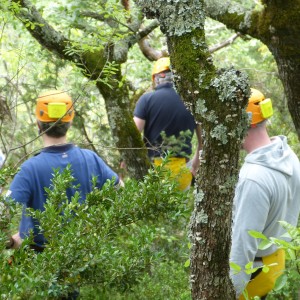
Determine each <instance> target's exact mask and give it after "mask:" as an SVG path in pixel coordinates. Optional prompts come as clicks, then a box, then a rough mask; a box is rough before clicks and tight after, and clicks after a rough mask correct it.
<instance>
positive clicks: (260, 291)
mask: <svg viewBox="0 0 300 300" xmlns="http://www.w3.org/2000/svg"><path fill="white" fill-rule="evenodd" d="M262 262H263V264H264V265H266V266H268V265H271V264H274V265H271V266H270V269H269V272H267V273H265V272H260V273H259V274H258V275H257V276H256V277H255V278H254V279H253V280H251V281H250V282H249V283H248V285H247V287H246V290H247V293H248V297H249V299H252V298H254V296H259V297H262V296H265V295H267V294H268V293H269V292H270V291H271V290H272V289H273V288H274V286H275V281H276V279H277V278H278V277H279V276H280V275H281V274H282V273H283V270H284V268H285V252H284V250H283V249H278V250H277V251H276V252H274V253H272V254H270V255H268V256H265V257H263V258H262ZM239 300H245V298H244V296H243V295H241V296H240V298H239Z"/></svg>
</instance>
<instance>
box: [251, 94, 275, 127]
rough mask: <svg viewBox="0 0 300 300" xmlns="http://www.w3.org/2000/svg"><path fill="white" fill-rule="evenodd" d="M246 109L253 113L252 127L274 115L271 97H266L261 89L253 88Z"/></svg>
mask: <svg viewBox="0 0 300 300" xmlns="http://www.w3.org/2000/svg"><path fill="white" fill-rule="evenodd" d="M246 111H247V113H250V114H251V127H255V125H256V124H257V123H260V122H262V121H264V120H265V119H268V118H270V117H271V116H272V115H273V107H272V101H271V99H269V98H268V99H265V96H264V94H263V93H261V92H260V91H259V90H256V89H253V88H251V96H250V98H249V102H248V107H247V109H246Z"/></svg>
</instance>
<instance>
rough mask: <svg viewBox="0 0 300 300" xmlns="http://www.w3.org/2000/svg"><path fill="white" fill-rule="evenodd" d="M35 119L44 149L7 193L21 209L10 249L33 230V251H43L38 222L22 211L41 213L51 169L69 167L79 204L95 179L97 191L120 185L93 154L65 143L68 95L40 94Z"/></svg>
mask: <svg viewBox="0 0 300 300" xmlns="http://www.w3.org/2000/svg"><path fill="white" fill-rule="evenodd" d="M36 118H37V124H38V127H39V130H40V132H41V133H42V138H43V143H44V148H43V149H42V151H41V152H40V153H39V154H37V155H36V156H34V157H32V158H30V159H28V160H27V161H25V162H24V163H23V164H22V166H21V169H20V171H19V172H18V173H17V174H16V176H15V177H14V179H13V181H12V183H11V185H10V188H9V191H8V193H7V196H8V197H11V198H12V199H13V200H14V201H17V202H19V203H21V204H23V207H24V210H23V214H22V219H21V223H20V228H19V233H17V234H15V235H14V236H12V238H11V240H10V242H11V243H10V245H9V246H10V247H13V248H17V247H19V246H20V243H21V241H22V239H23V238H24V237H26V236H27V235H28V234H29V231H30V230H33V233H34V243H35V245H33V248H34V249H41V250H42V249H43V246H44V244H45V239H44V237H43V235H42V234H40V233H39V230H38V228H37V225H38V224H37V221H36V220H35V219H33V218H32V217H30V216H28V215H26V212H25V209H26V208H27V207H30V208H33V209H38V210H44V204H45V202H46V197H47V196H46V192H45V188H49V187H50V185H51V180H52V178H53V169H58V168H59V169H60V170H63V169H65V168H66V167H67V166H68V165H70V166H71V170H72V176H73V177H74V178H75V182H74V186H77V185H78V186H79V188H78V191H79V193H80V196H81V200H80V201H84V200H85V197H86V194H88V193H90V192H91V191H92V178H93V177H97V181H96V182H97V184H96V186H97V187H98V188H99V189H100V188H101V187H102V186H103V184H104V183H105V182H106V181H107V180H114V181H115V184H120V183H121V184H122V182H120V180H119V178H118V176H117V174H116V173H115V172H113V171H112V170H111V169H110V168H109V167H108V166H107V165H106V164H105V162H104V161H103V160H102V159H101V158H100V157H99V156H98V155H97V154H96V153H94V152H92V151H90V150H87V149H81V148H79V147H77V146H75V145H74V144H72V143H67V139H66V134H67V131H68V129H69V128H70V126H71V123H72V120H73V118H74V107H73V102H72V99H71V98H70V96H69V95H68V94H67V93H65V92H62V91H58V90H52V91H47V92H45V93H43V94H41V95H40V96H39V97H38V99H37V105H36ZM66 193H67V196H68V198H69V199H70V198H71V197H72V196H73V195H74V194H75V190H74V189H71V188H69V189H68V190H67V191H66Z"/></svg>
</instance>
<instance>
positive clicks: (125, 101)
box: [11, 0, 149, 179]
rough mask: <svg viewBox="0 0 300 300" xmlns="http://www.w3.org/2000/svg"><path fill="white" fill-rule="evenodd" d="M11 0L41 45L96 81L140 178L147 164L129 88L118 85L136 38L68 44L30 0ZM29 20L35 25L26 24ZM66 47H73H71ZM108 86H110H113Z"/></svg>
mask: <svg viewBox="0 0 300 300" xmlns="http://www.w3.org/2000/svg"><path fill="white" fill-rule="evenodd" d="M13 1H14V2H17V3H18V4H19V5H20V6H21V7H22V8H23V9H20V10H18V9H14V7H15V6H11V10H12V12H13V13H14V14H15V15H16V16H17V17H18V18H19V19H20V20H21V22H22V23H23V24H24V25H25V26H26V29H27V30H28V31H29V33H30V34H31V35H32V36H33V37H34V38H35V39H36V40H37V41H38V42H39V43H40V44H41V46H43V47H44V48H46V49H48V50H49V51H51V52H52V53H55V54H56V55H58V56H59V57H60V58H62V59H66V60H69V61H71V62H73V63H74V64H75V65H76V66H77V67H78V68H80V69H81V70H82V72H83V74H84V75H85V76H86V77H87V78H89V79H91V80H95V81H96V85H97V87H98V89H99V91H100V93H101V94H102V95H103V98H104V100H105V105H106V110H107V115H108V119H109V125H110V128H111V130H112V134H113V137H114V139H115V141H116V145H117V147H118V148H119V151H120V153H121V156H122V157H123V158H124V159H125V161H126V164H127V167H128V173H129V176H130V177H133V178H136V179H141V178H142V177H143V176H144V175H145V174H146V173H147V170H148V167H149V161H148V157H147V155H146V148H145V146H144V143H143V141H142V139H141V135H140V133H139V132H138V130H137V128H136V126H135V124H134V122H133V116H132V115H131V114H130V113H129V110H128V107H129V104H130V101H129V92H128V89H127V88H126V85H123V86H122V87H120V86H119V85H118V83H119V82H121V79H122V76H121V64H122V63H123V62H124V61H126V57H127V52H128V49H129V46H132V45H133V44H134V42H137V41H136V40H135V41H127V40H126V38H124V41H120V42H119V44H118V46H119V47H118V48H117V45H116V44H110V46H109V47H108V46H107V45H106V46H107V47H106V48H105V50H103V49H102V50H99V49H97V48H96V49H92V50H91V51H84V52H83V51H81V49H76V48H75V47H74V46H71V45H72V41H70V40H69V39H67V38H66V37H65V36H64V35H63V34H61V33H60V32H58V31H56V30H55V29H54V28H53V27H52V26H51V25H50V24H48V23H47V22H46V20H45V19H44V18H43V17H42V16H41V15H40V13H39V11H38V10H37V9H36V8H35V6H34V5H33V4H32V3H31V2H30V1H28V0H21V1H18V0H13ZM29 24H37V25H35V26H28V25H29ZM69 47H70V48H72V51H70V49H69ZM116 56H118V57H116ZM109 61H110V62H112V61H114V62H115V65H114V67H115V68H116V69H117V71H116V74H115V75H114V76H110V77H108V78H106V79H107V80H108V82H107V83H108V84H104V81H101V80H99V79H104V78H103V77H104V76H103V68H104V67H105V65H106V63H107V62H109ZM109 86H112V88H110V87H109ZM133 149H135V150H133Z"/></svg>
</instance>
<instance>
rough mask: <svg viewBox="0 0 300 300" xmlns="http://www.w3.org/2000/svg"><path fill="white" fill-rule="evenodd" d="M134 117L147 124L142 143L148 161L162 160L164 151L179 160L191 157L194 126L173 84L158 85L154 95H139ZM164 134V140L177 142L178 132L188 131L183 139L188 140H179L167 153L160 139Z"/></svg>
mask: <svg viewBox="0 0 300 300" xmlns="http://www.w3.org/2000/svg"><path fill="white" fill-rule="evenodd" d="M134 116H136V117H138V118H140V119H142V120H145V121H146V122H145V128H144V142H145V144H146V146H147V147H148V155H149V156H150V157H157V156H161V155H162V154H163V153H162V152H164V150H171V151H173V154H174V156H179V157H181V156H188V155H190V154H191V153H192V146H191V139H192V135H193V133H194V130H195V128H196V123H195V120H194V117H193V116H192V114H191V113H190V111H188V109H187V108H186V107H185V105H184V103H183V101H182V100H181V98H180V96H179V95H178V94H177V93H176V91H175V90H174V88H173V84H172V83H163V84H160V85H158V86H157V87H156V88H155V90H154V91H153V92H150V93H146V94H144V95H142V96H141V98H140V99H139V100H138V102H137V104H136V107H135V110H134ZM163 131H164V132H165V134H166V136H167V137H170V136H173V135H174V136H175V137H176V138H178V137H179V136H180V132H188V131H189V133H190V134H188V135H184V136H187V138H186V139H185V140H184V141H182V139H180V140H179V139H178V141H177V145H172V147H171V149H168V147H167V146H166V145H165V141H163V139H162V136H161V132H163ZM165 146H166V147H165ZM151 148H152V149H151ZM174 150H175V152H174Z"/></svg>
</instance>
